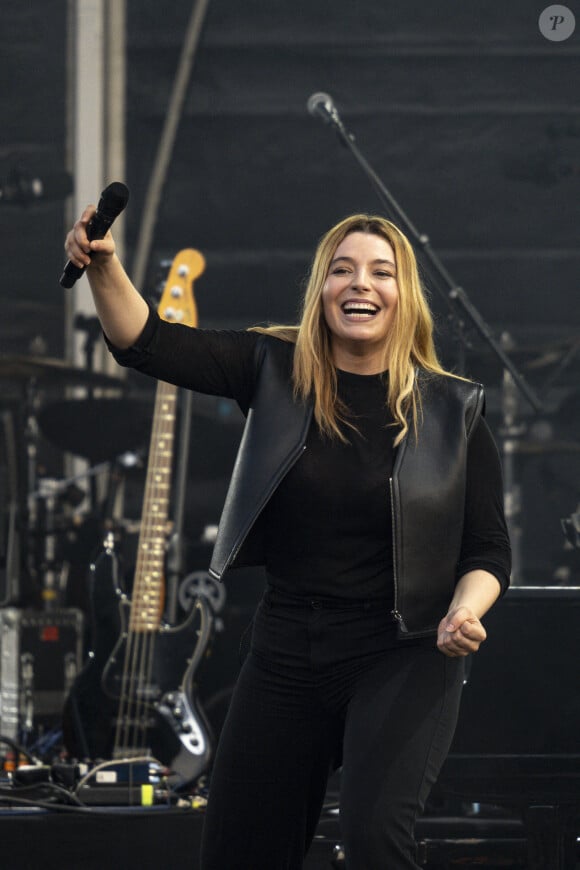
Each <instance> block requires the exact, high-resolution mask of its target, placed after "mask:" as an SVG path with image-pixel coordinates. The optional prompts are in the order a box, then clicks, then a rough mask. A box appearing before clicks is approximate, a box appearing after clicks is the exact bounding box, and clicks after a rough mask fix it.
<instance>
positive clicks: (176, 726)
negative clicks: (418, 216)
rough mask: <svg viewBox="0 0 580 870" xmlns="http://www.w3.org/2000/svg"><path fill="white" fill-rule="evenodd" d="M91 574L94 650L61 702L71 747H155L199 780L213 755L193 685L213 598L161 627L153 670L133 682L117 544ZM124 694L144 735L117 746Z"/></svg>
mask: <svg viewBox="0 0 580 870" xmlns="http://www.w3.org/2000/svg"><path fill="white" fill-rule="evenodd" d="M91 580H92V587H93V588H92V593H93V594H92V605H93V649H92V650H91V652H90V653H89V657H88V660H87V662H86V664H85V666H84V668H83V669H82V671H81V672H80V673H79V675H78V676H77V678H76V680H75V681H74V683H73V686H72V688H71V691H70V692H69V695H68V697H67V700H66V704H65V708H64V716H63V736H64V743H65V746H66V748H67V750H68V752H69V753H70V754H71V755H72V756H74V757H76V758H79V759H86V758H88V759H93V760H94V759H113V758H119V757H132V756H133V755H143V754H146V753H150V754H151V755H152V756H153V757H154V758H156V759H158V760H159V761H160V762H162V763H163V764H164V765H166V766H167V767H168V768H170V769H171V770H172V771H173V772H174V773H176V774H177V775H178V776H179V777H180V778H181V779H182V780H184V781H187V782H189V781H192V780H194V779H196V778H197V777H199V776H200V775H201V773H203V771H204V770H205V769H206V768H207V766H208V764H209V761H210V757H211V742H210V736H209V725H208V724H207V720H206V718H205V715H204V713H203V711H202V709H201V707H200V706H199V704H198V703H197V702H196V700H195V698H194V693H193V691H192V686H191V683H192V677H193V672H194V670H195V666H196V664H197V662H198V661H199V659H200V658H201V656H202V655H203V653H204V652H205V649H206V646H207V642H208V640H209V633H210V628H211V616H210V611H209V604H207V603H205V602H198V606H196V607H194V608H193V609H192V612H191V613H190V614H189V617H188V618H187V619H186V620H185V622H183V623H182V624H181V625H179V626H176V627H165V626H163V627H161V628H160V629H159V630H158V631H157V632H156V634H155V638H154V648H153V649H154V655H153V657H152V666H151V670H150V673H149V674H148V675H147V679H144V678H141V679H140V680H139V681H138V682H136V683H135V684H133V685H131V684H128V681H127V676H126V675H125V678H124V672H125V670H126V662H127V658H128V656H127V644H128V642H129V638H130V635H129V633H128V631H127V626H128V622H129V615H130V608H131V602H130V600H129V599H128V598H127V597H126V596H125V595H124V594H123V593H122V592H121V590H120V588H119V584H118V558H117V556H116V554H115V552H114V550H113V549H112V548H107V549H106V550H105V551H104V552H103V553H101V555H100V556H99V558H98V559H97V561H96V564H95V565H94V567H93V568H92V570H91ZM124 692H125V695H124V694H123V693H124ZM122 700H124V701H125V702H127V700H129V701H132V702H134V703H132V704H130V705H129V708H130V709H131V708H132V709H133V711H134V714H135V715H136V716H137V718H138V721H136V722H135V723H134V724H135V726H136V730H137V731H138V733H139V735H140V739H139V743H138V745H136V746H124V747H123V751H122V752H119V747H116V745H115V739H116V734H117V730H118V725H119V716H120V715H122V712H123V705H122V704H121V701H122ZM125 706H126V704H125ZM135 711H138V714H137V713H135ZM131 730H132V729H130V730H129V733H131Z"/></svg>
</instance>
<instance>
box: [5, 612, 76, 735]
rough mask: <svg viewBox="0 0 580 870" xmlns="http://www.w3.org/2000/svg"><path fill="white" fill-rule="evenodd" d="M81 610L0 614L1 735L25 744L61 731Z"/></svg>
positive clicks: (73, 673)
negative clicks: (29, 739) (46, 734)
mask: <svg viewBox="0 0 580 870" xmlns="http://www.w3.org/2000/svg"><path fill="white" fill-rule="evenodd" d="M83 621H84V620H83V614H82V611H81V610H77V609H75V608H67V609H62V610H46V611H40V610H23V609H19V608H16V607H6V608H3V609H0V734H2V735H4V736H5V737H9V738H11V739H12V740H16V741H19V742H21V743H23V744H24V745H27V744H28V742H29V741H28V738H29V737H30V736H32V735H35V736H36V735H41V734H43V733H45V732H46V731H49V730H51V729H53V728H56V727H58V728H60V727H61V722H62V711H63V707H64V701H65V698H66V696H67V695H68V692H69V691H70V688H71V686H72V683H73V681H74V679H75V677H76V675H77V673H78V672H79V670H80V668H81V665H82V657H83Z"/></svg>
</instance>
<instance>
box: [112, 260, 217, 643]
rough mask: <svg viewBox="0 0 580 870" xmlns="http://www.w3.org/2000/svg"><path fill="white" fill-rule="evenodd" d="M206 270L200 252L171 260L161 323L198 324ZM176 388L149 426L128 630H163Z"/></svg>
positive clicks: (163, 397)
mask: <svg viewBox="0 0 580 870" xmlns="http://www.w3.org/2000/svg"><path fill="white" fill-rule="evenodd" d="M204 267H205V260H204V258H203V256H202V255H201V254H200V252H199V251H196V250H194V249H193V248H187V249H185V250H183V251H180V252H179V253H178V254H177V255H176V256H175V259H174V260H173V263H172V265H171V269H170V272H169V276H168V278H167V281H166V284H165V288H164V290H163V294H162V296H161V300H160V303H159V308H158V313H159V316H160V317H161V319H162V320H167V321H170V322H174V323H182V324H183V325H184V326H191V327H194V326H197V306H196V304H195V297H194V295H193V282H194V281H195V279H196V278H198V277H199V276H200V275H201V274H202V272H203V270H204ZM176 406H177V388H176V387H174V386H172V385H171V384H168V383H166V382H165V381H159V382H158V384H157V392H156V394H155V408H154V411H153V423H152V427H151V442H150V445H149V459H148V463H147V476H146V479H145V493H144V497H143V511H142V516H141V532H140V534H139V544H138V549H137V562H136V566H135V578H134V580H133V591H132V595H131V612H130V616H129V631H130V632H131V631H135V632H155V631H157V629H158V628H159V625H160V622H161V615H162V613H163V605H164V595H165V579H164V568H165V543H166V538H167V531H168V516H169V496H170V492H171V476H172V467H173V442H174V435H175V417H176Z"/></svg>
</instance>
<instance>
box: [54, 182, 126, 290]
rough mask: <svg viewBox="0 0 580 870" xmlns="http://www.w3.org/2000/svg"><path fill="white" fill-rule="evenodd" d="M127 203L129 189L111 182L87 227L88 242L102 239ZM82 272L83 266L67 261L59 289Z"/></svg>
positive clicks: (78, 276)
mask: <svg viewBox="0 0 580 870" xmlns="http://www.w3.org/2000/svg"><path fill="white" fill-rule="evenodd" d="M128 201H129V188H128V187H126V186H125V185H124V184H122V183H121V182H120V181H113V183H112V184H109V186H108V187H106V188H105V189H104V190H103V192H102V193H101V198H100V199H99V204H98V206H97V210H96V212H95V213H94V215H93V216H92V218H91V220H90V221H89V225H88V226H87V236H88V238H89V241H90V242H92V241H93V240H94V239H102V238H103V237H104V236H105V235H106V234H107V230H108V229H109V227H110V226H111V224H112V223H113V221H114V220H115V218H116V217H118V215H120V214H121V212H122V211H123V209H124V208H125V206H126V205H127V203H128ZM84 271H85V267H84V266H83V267H82V268H79V266H75V265H74V263H71V261H70V260H69V261H68V262H67V264H66V266H65V267H64V272H63V273H62V275H61V278H60V284H61V287H66V288H67V289H68V288H70V287H72V286H73V284H74V283H75V281H77V280H78V279H79V278H80V277H81V275H82V274H83V272H84Z"/></svg>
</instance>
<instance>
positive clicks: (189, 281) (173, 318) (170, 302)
mask: <svg viewBox="0 0 580 870" xmlns="http://www.w3.org/2000/svg"><path fill="white" fill-rule="evenodd" d="M204 269H205V259H204V257H203V255H202V254H200V252H199V251H196V250H195V249H194V248H184V250H182V251H179V253H177V254H176V255H175V257H174V259H173V262H172V264H171V269H170V270H169V275H168V276H167V280H166V281H165V285H164V288H163V293H162V294H161V299H160V301H159V305H158V308H157V312H158V314H159V317H160V318H161V319H162V320H167V321H168V322H169V323H183V324H185V326H197V305H196V303H195V295H194V292H193V283H194V281H196V280H197V278H199V276H200V275H201V274H202V273H203V271H204Z"/></svg>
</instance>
